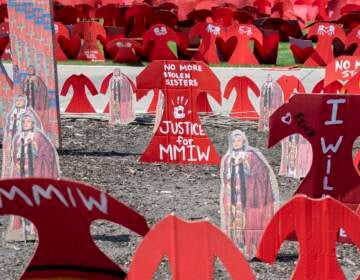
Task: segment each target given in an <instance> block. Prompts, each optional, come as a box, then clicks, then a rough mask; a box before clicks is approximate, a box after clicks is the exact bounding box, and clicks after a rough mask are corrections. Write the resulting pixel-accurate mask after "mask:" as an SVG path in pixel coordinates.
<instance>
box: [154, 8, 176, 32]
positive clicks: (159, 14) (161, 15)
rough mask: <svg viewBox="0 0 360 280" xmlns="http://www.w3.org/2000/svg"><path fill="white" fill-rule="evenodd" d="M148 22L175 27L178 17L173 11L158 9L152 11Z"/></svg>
mask: <svg viewBox="0 0 360 280" xmlns="http://www.w3.org/2000/svg"><path fill="white" fill-rule="evenodd" d="M150 22H151V25H155V24H165V25H167V26H169V27H171V28H175V25H176V23H177V22H178V18H177V15H176V14H175V13H174V12H172V11H169V10H163V9H160V10H156V11H155V12H153V13H152V15H151V19H150Z"/></svg>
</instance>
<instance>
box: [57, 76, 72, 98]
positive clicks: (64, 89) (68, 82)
mask: <svg viewBox="0 0 360 280" xmlns="http://www.w3.org/2000/svg"><path fill="white" fill-rule="evenodd" d="M72 80H73V76H70V77H69V78H68V79H67V80H66V81H65V83H64V85H63V87H62V89H61V92H60V95H62V96H66V95H67V93H68V91H69V88H70V86H71V85H72Z"/></svg>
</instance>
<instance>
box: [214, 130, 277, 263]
mask: <svg viewBox="0 0 360 280" xmlns="http://www.w3.org/2000/svg"><path fill="white" fill-rule="evenodd" d="M220 176H221V183H222V187H221V194H220V208H221V227H222V229H223V230H224V231H225V233H226V234H227V235H228V236H229V237H230V238H231V239H232V240H233V241H234V243H235V244H236V245H237V246H238V247H239V248H240V249H241V250H242V252H243V254H244V255H245V256H246V257H247V258H248V259H252V258H253V257H254V256H255V252H256V248H257V245H258V242H259V241H260V238H261V234H262V232H263V230H264V229H265V227H266V225H267V223H268V222H269V221H270V219H271V217H272V216H273V214H274V213H275V210H276V208H277V205H278V203H279V191H278V186H277V181H276V177H275V174H274V172H273V171H272V169H271V167H270V165H269V164H268V162H267V161H266V159H265V157H264V156H263V155H262V154H261V153H260V152H259V151H258V150H256V149H254V148H252V147H250V146H249V144H248V140H247V137H246V135H245V133H244V132H242V131H241V130H234V131H233V132H232V133H231V134H230V136H229V149H228V151H227V153H226V154H225V156H224V157H223V158H222V161H221V175H220Z"/></svg>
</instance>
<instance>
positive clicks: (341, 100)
mask: <svg viewBox="0 0 360 280" xmlns="http://www.w3.org/2000/svg"><path fill="white" fill-rule="evenodd" d="M345 101H346V100H345V98H339V99H329V100H327V101H326V104H332V110H331V120H329V121H325V125H335V124H342V123H343V121H342V120H337V119H336V116H337V111H338V107H339V104H344V103H345Z"/></svg>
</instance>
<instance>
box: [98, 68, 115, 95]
mask: <svg viewBox="0 0 360 280" xmlns="http://www.w3.org/2000/svg"><path fill="white" fill-rule="evenodd" d="M112 76H113V73H110V74H109V75H107V76H106V77H105V79H104V80H103V81H102V83H101V87H100V92H101V93H102V94H106V92H107V90H108V88H109V83H110V79H111V77H112Z"/></svg>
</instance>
